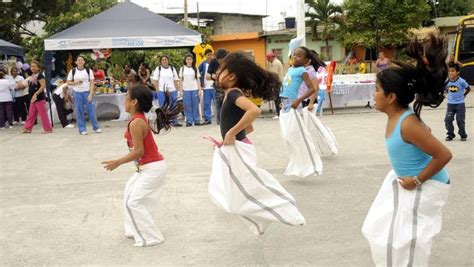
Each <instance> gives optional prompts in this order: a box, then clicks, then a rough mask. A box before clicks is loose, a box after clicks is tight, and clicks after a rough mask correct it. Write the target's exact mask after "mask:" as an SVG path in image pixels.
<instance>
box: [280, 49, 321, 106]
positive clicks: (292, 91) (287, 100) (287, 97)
mask: <svg viewBox="0 0 474 267" xmlns="http://www.w3.org/2000/svg"><path fill="white" fill-rule="evenodd" d="M311 58H312V55H311V51H310V50H309V49H308V48H306V47H304V46H302V47H298V48H296V49H295V51H294V52H293V56H292V60H293V66H291V67H290V68H289V69H288V72H287V73H286V75H285V77H284V78H283V83H282V90H281V92H280V98H281V105H282V111H283V112H288V111H290V109H291V108H294V109H297V108H298V107H299V106H300V104H301V102H302V101H303V100H305V99H307V98H309V97H310V96H311V95H312V94H313V93H314V92H315V89H314V86H313V83H312V82H311V79H310V77H309V75H308V71H307V70H306V68H305V65H307V64H308V62H309V61H310V60H311ZM303 82H304V83H306V86H307V87H308V90H307V91H306V93H305V94H302V95H301V96H298V92H299V90H300V87H301V84H302V83H303ZM313 103H314V100H312V103H311V104H313Z"/></svg>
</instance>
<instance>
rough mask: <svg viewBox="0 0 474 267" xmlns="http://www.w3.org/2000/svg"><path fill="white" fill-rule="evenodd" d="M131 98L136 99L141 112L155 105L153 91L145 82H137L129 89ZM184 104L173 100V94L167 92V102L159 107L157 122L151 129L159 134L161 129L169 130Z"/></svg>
mask: <svg viewBox="0 0 474 267" xmlns="http://www.w3.org/2000/svg"><path fill="white" fill-rule="evenodd" d="M129 95H130V99H132V100H134V99H136V100H137V102H138V111H139V112H144V113H145V112H148V111H150V109H151V108H152V107H153V93H152V92H151V90H150V89H148V87H146V86H145V85H143V84H136V85H134V86H132V88H130V90H129ZM182 109H183V105H182V103H181V102H176V101H171V96H170V95H169V94H166V96H165V103H164V105H163V106H162V107H161V108H157V109H156V110H155V112H156V122H155V124H154V125H153V126H152V125H150V129H151V130H152V131H153V132H154V133H156V134H159V133H160V131H161V130H163V129H164V130H165V131H169V130H170V129H171V125H172V123H173V120H174V119H175V118H176V116H177V115H178V114H179V113H181V111H182Z"/></svg>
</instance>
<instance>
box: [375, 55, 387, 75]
mask: <svg viewBox="0 0 474 267" xmlns="http://www.w3.org/2000/svg"><path fill="white" fill-rule="evenodd" d="M375 66H376V67H377V72H381V71H383V70H384V69H388V67H390V60H389V59H388V58H386V57H385V54H384V52H380V53H379V58H378V59H377V61H375Z"/></svg>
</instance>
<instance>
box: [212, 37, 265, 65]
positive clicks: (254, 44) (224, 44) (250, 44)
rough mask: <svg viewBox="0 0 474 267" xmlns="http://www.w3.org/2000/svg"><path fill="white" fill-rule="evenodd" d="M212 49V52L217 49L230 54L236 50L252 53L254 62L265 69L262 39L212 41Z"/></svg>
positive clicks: (263, 41) (263, 42)
mask: <svg viewBox="0 0 474 267" xmlns="http://www.w3.org/2000/svg"><path fill="white" fill-rule="evenodd" d="M211 39H212V37H211ZM212 47H213V48H214V51H215V50H216V49H218V48H224V49H227V50H229V51H231V52H233V51H237V50H247V51H253V56H254V59H255V62H256V63H257V64H258V65H260V66H261V67H263V68H265V40H264V39H261V38H260V39H259V38H254V39H239V40H219V41H212Z"/></svg>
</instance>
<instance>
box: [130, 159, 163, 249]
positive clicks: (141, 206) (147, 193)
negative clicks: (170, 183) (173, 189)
mask: <svg viewBox="0 0 474 267" xmlns="http://www.w3.org/2000/svg"><path fill="white" fill-rule="evenodd" d="M165 176H166V163H165V161H164V160H161V161H156V162H151V163H148V164H145V165H143V166H141V167H140V171H139V172H136V173H135V174H134V175H133V176H132V177H131V178H130V180H128V182H127V185H126V186H125V194H124V215H125V216H124V227H125V235H126V236H127V237H133V238H134V239H135V244H134V246H136V247H146V246H153V245H157V244H160V243H162V242H163V241H164V240H165V239H164V238H163V235H162V234H161V233H160V231H159V230H158V228H157V227H156V225H155V221H154V219H153V213H154V210H155V209H156V207H157V204H158V201H159V198H160V195H161V190H162V189H163V185H164V184H165Z"/></svg>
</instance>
